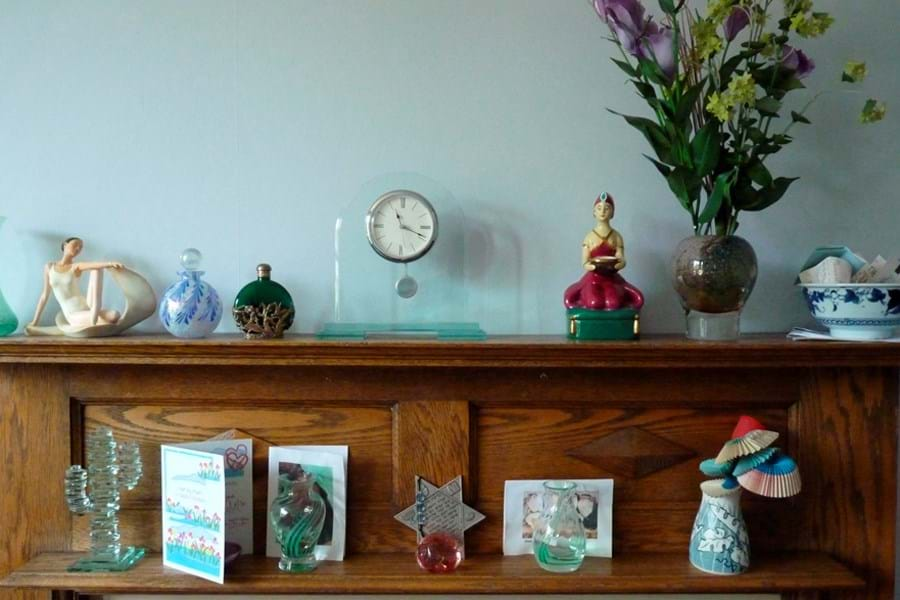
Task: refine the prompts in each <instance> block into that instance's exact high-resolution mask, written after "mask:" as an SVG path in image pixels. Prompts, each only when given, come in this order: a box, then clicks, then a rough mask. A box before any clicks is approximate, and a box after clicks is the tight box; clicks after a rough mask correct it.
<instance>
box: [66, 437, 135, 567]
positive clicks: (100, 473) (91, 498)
mask: <svg viewBox="0 0 900 600" xmlns="http://www.w3.org/2000/svg"><path fill="white" fill-rule="evenodd" d="M87 459H88V468H87V470H85V469H84V468H82V466H81V465H73V466H71V467H69V468H68V469H67V470H66V503H67V504H68V505H69V510H71V511H72V512H73V513H75V514H76V515H87V514H89V515H91V551H90V554H89V555H88V556H87V557H86V558H83V559H82V560H79V561H78V562H76V563H74V564H72V565H71V566H70V567H69V571H126V570H128V569H130V568H131V567H133V566H134V565H135V564H136V563H137V562H138V561H139V560H140V559H141V558H142V557H143V556H144V552H145V549H144V548H136V547H134V546H128V547H122V544H121V543H120V540H119V538H120V535H119V509H120V508H121V504H120V492H121V490H122V489H123V488H124V489H127V490H132V489H134V488H135V486H137V484H138V481H140V479H141V474H142V473H143V468H142V464H141V454H140V449H139V448H138V446H137V444H136V443H135V442H125V443H122V444H117V443H116V440H115V438H114V437H113V433H112V430H111V429H110V428H109V427H98V428H97V429H95V430H94V431H93V432H92V433H91V434H90V435H89V436H88V441H87ZM88 487H90V493H88V491H87V488H88Z"/></svg>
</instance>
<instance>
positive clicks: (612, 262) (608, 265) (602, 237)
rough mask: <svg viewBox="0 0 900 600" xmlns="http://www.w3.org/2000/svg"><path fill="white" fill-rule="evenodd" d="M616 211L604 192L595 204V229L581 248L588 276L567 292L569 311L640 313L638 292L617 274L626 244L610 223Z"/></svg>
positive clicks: (611, 199)
mask: <svg viewBox="0 0 900 600" xmlns="http://www.w3.org/2000/svg"><path fill="white" fill-rule="evenodd" d="M615 211H616V205H615V203H614V201H613V198H612V196H610V195H609V194H607V193H605V192H604V193H603V194H601V195H600V197H599V198H597V200H596V201H594V218H595V219H596V220H597V226H596V227H594V228H593V229H592V230H591V231H590V232H589V233H588V234H587V235H586V236H585V238H584V243H583V244H582V245H581V263H582V266H583V267H584V270H585V271H587V273H585V274H584V276H583V277H582V278H581V279H580V280H579V281H578V282H577V283H574V284H572V285H570V286H569V288H568V289H567V290H566V294H565V297H564V300H565V304H566V308H568V309H574V308H586V309H589V310H619V309H623V308H630V309H634V310H640V308H641V307H642V306H643V305H644V295H643V294H642V293H641V291H640V290H639V289H637V288H636V287H634V286H633V285H631V284H630V283H628V282H627V281H625V279H624V278H623V277H622V276H621V275H619V271H621V270H622V269H624V268H625V242H624V241H623V240H622V236H621V234H619V232H618V231H616V230H615V229H613V228H612V226H611V225H610V224H609V221H610V220H611V219H612V218H613V215H614V214H615Z"/></svg>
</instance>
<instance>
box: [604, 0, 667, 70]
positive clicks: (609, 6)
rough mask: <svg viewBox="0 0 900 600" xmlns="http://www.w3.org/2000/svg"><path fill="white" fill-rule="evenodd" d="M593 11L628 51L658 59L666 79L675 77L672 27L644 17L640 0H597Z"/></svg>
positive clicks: (634, 54) (639, 56)
mask: <svg viewBox="0 0 900 600" xmlns="http://www.w3.org/2000/svg"><path fill="white" fill-rule="evenodd" d="M594 10H596V11H597V14H598V15H599V16H600V19H601V20H603V22H604V23H606V24H607V25H609V28H610V30H612V32H613V35H615V36H616V39H618V40H619V43H620V44H622V47H623V48H625V50H626V51H627V52H628V53H629V54H632V55H633V56H637V57H638V58H645V59H648V60H654V59H655V60H656V62H657V64H659V67H660V69H662V71H663V73H664V74H665V75H666V77H667V78H669V79H672V78H674V77H675V51H674V48H673V47H672V46H673V39H674V36H673V34H672V30H671V29H670V28H669V27H665V26H663V27H660V26H659V25H657V24H656V23H654V22H653V20H652V19H650V18H646V19H645V18H644V6H643V5H642V4H641V3H640V2H639V0H594Z"/></svg>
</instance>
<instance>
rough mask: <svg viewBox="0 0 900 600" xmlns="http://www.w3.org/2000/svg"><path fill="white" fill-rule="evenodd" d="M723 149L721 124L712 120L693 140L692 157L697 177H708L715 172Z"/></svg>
mask: <svg viewBox="0 0 900 600" xmlns="http://www.w3.org/2000/svg"><path fill="white" fill-rule="evenodd" d="M721 149H722V135H721V133H719V124H718V123H717V122H715V121H710V122H709V123H707V124H706V125H704V126H703V128H702V129H701V130H700V131H698V132H697V135H695V136H694V139H693V140H691V158H693V160H694V173H696V175H697V177H700V178H702V177H706V176H707V175H709V174H710V173H712V172H713V169H715V168H716V165H717V164H718V163H719V152H720V151H721Z"/></svg>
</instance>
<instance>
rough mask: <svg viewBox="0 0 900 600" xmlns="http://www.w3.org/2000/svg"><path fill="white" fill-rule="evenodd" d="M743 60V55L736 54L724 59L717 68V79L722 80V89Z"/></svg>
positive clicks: (726, 85)
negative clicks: (718, 68) (720, 66)
mask: <svg viewBox="0 0 900 600" xmlns="http://www.w3.org/2000/svg"><path fill="white" fill-rule="evenodd" d="M743 60H744V57H743V56H741V55H740V54H738V55H736V56H732V57H731V58H729V59H728V60H726V61H725V64H724V65H722V68H721V69H720V70H719V81H721V82H722V86H721V88H722V89H725V88H726V87H728V82H729V81H731V76H732V75H733V74H734V71H735V69H737V68H738V66H740V64H741V62H742V61H743Z"/></svg>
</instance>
